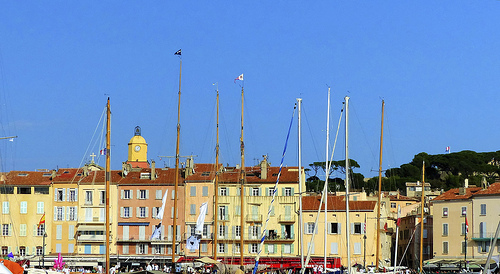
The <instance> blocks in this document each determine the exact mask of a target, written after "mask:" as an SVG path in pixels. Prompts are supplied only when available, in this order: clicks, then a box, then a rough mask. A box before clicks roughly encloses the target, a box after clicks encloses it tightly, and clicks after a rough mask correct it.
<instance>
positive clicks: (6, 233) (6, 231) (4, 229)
mask: <svg viewBox="0 0 500 274" xmlns="http://www.w3.org/2000/svg"><path fill="white" fill-rule="evenodd" d="M9 228H10V226H9V225H8V224H3V225H2V236H9V235H10V229H9Z"/></svg>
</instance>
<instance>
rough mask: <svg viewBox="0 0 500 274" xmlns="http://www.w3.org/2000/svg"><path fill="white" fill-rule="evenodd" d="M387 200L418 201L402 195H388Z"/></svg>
mask: <svg viewBox="0 0 500 274" xmlns="http://www.w3.org/2000/svg"><path fill="white" fill-rule="evenodd" d="M389 199H390V200H391V201H418V199H416V198H411V197H408V196H404V195H401V194H400V195H399V197H398V195H389Z"/></svg>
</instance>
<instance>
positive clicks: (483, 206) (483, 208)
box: [481, 204, 486, 215]
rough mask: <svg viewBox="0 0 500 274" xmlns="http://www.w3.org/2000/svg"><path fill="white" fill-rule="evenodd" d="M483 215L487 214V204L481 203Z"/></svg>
mask: <svg viewBox="0 0 500 274" xmlns="http://www.w3.org/2000/svg"><path fill="white" fill-rule="evenodd" d="M481 215H486V204H481Z"/></svg>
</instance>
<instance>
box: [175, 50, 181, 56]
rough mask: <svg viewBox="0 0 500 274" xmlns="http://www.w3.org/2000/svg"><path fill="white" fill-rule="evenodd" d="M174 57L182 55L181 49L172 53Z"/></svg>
mask: <svg viewBox="0 0 500 274" xmlns="http://www.w3.org/2000/svg"><path fill="white" fill-rule="evenodd" d="M174 55H182V51H181V49H180V50H178V51H176V52H175V53H174Z"/></svg>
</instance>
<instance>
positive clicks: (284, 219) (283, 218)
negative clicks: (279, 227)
mask: <svg viewBox="0 0 500 274" xmlns="http://www.w3.org/2000/svg"><path fill="white" fill-rule="evenodd" d="M278 222H280V223H295V215H279V216H278Z"/></svg>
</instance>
